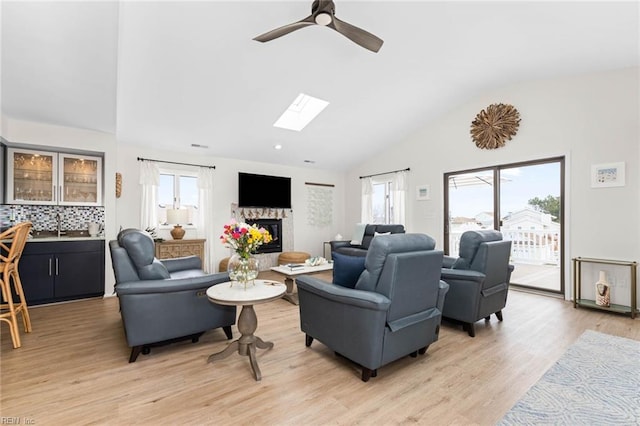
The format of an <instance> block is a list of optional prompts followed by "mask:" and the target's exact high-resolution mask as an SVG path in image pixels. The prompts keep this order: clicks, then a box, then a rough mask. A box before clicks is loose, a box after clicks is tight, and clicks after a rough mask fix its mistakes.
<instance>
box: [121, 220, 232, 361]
mask: <svg viewBox="0 0 640 426" xmlns="http://www.w3.org/2000/svg"><path fill="white" fill-rule="evenodd" d="M109 248H110V251H111V259H112V264H113V270H114V272H115V277H116V286H115V290H116V294H117V295H118V300H119V301H120V315H121V316H122V323H123V326H124V331H125V335H126V338H127V343H128V345H129V347H131V355H130V357H129V362H135V360H136V358H137V357H138V355H139V354H140V352H142V353H144V354H147V353H149V351H150V348H151V347H152V346H156V345H159V344H165V343H170V342H173V341H177V340H182V339H191V340H192V341H193V342H194V343H195V342H197V341H198V339H199V337H200V336H201V335H202V334H203V333H204V332H205V331H207V330H211V329H214V328H219V327H222V329H223V330H224V332H225V334H226V336H227V338H228V339H231V338H232V337H233V336H232V332H231V326H232V325H233V324H235V322H236V307H235V306H222V305H216V304H214V303H211V302H210V301H209V300H208V298H207V295H206V290H207V289H208V288H209V287H211V286H212V285H215V284H219V283H222V282H225V281H229V275H228V274H227V273H226V272H225V273H218V274H207V273H205V272H204V271H203V270H202V263H201V261H200V258H199V257H197V256H188V257H181V258H176V259H166V260H158V259H156V258H155V257H154V252H155V250H154V242H153V239H152V238H151V236H150V235H149V234H148V233H146V232H144V231H140V230H137V229H125V230H123V231H121V232H120V233H119V234H118V239H117V240H112V241H110V242H109Z"/></svg>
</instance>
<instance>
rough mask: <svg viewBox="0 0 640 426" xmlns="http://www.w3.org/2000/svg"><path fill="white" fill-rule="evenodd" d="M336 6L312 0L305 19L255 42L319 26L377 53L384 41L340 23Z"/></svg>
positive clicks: (328, 0)
mask: <svg viewBox="0 0 640 426" xmlns="http://www.w3.org/2000/svg"><path fill="white" fill-rule="evenodd" d="M335 11H336V6H335V4H334V3H333V0H314V2H313V4H312V5H311V15H309V16H307V17H306V18H304V19H302V20H300V21H297V22H293V23H291V24H288V25H285V26H282V27H279V28H276V29H275V30H271V31H268V32H266V33H264V34H261V35H259V36H257V37H255V38H254V40H256V41H260V42H262V43H264V42H267V41H271V40H273V39H276V38H278V37H282V36H283V35H287V34H289V33H291V32H293V31H296V30H299V29H301V28H305V27H308V26H311V25H320V26H323V27H329V28H331V29H332V30H334V31H337V32H338V33H340V34H342V35H343V36H345V37H346V38H348V39H349V40H351V41H353V42H354V43H356V44H358V45H360V46H362V47H364V48H365V49H368V50H371V51H372V52H377V51H378V50H380V48H381V47H382V43H384V41H383V40H382V39H380V38H378V37H376V36H375V35H373V34H371V33H370V32H367V31H365V30H363V29H362V28H358V27H356V26H354V25H351V24H349V23H347V22H344V21H341V20H339V19H338V18H336V15H335Z"/></svg>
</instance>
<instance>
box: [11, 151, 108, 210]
mask: <svg viewBox="0 0 640 426" xmlns="http://www.w3.org/2000/svg"><path fill="white" fill-rule="evenodd" d="M7 174H8V179H7V194H6V198H7V200H6V202H7V203H8V204H53V205H55V204H59V205H68V206H99V205H102V158H100V157H91V156H84V155H77V154H64V153H55V152H47V151H34V150H28V149H19V148H9V149H8V150H7Z"/></svg>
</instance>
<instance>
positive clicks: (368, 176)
mask: <svg viewBox="0 0 640 426" xmlns="http://www.w3.org/2000/svg"><path fill="white" fill-rule="evenodd" d="M409 170H411V169H410V168H409V167H407V168H406V169H402V170H394V171H392V172H384V173H376V174H374V175H367V176H360V179H366V178H370V177H374V176H382V175H388V174H391V173H398V172H408V171H409Z"/></svg>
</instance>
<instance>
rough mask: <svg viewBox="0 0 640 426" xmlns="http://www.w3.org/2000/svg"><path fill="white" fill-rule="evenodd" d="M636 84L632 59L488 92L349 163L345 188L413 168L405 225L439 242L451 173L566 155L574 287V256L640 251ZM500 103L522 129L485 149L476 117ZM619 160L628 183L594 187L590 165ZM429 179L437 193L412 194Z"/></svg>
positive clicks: (628, 256) (635, 256)
mask: <svg viewBox="0 0 640 426" xmlns="http://www.w3.org/2000/svg"><path fill="white" fill-rule="evenodd" d="M639 86H640V85H639V70H638V68H633V69H624V70H617V71H610V72H603V73H597V74H588V75H578V76H572V77H566V78H559V79H553V80H544V81H533V82H525V83H521V84H517V85H512V86H509V87H505V88H501V89H498V90H493V91H490V92H488V93H486V94H485V95H484V96H482V97H479V98H476V99H472V100H470V101H469V102H467V103H466V104H464V105H460V106H459V107H458V108H456V109H454V110H452V111H449V112H446V113H443V115H442V116H441V117H440V118H439V119H438V120H437V121H434V122H430V123H424V127H423V128H422V129H421V130H420V131H418V132H416V133H415V134H413V135H412V136H411V137H409V138H407V139H406V140H401V141H395V143H394V144H393V147H392V148H390V149H388V150H387V151H384V152H381V153H379V154H378V155H376V156H375V157H374V158H372V159H370V160H368V161H366V162H364V163H363V164H361V165H360V166H358V167H357V168H355V169H353V170H351V171H350V172H349V173H348V174H347V177H346V185H347V189H346V196H347V198H348V199H359V193H360V180H359V179H358V176H361V175H366V174H372V173H379V172H385V171H390V170H396V169H402V168H405V167H410V168H411V172H410V173H409V196H408V205H407V223H406V225H407V229H408V231H409V232H424V233H427V234H429V235H431V236H433V237H434V238H436V240H437V241H438V246H439V247H442V246H443V244H442V241H443V220H444V219H443V216H444V213H443V174H444V173H445V172H453V171H458V170H465V169H471V168H476V167H485V166H493V165H498V164H506V163H514V162H519V161H527V160H533V159H541V158H548V157H554V156H560V155H564V156H566V158H567V163H566V166H567V168H566V172H567V176H566V194H565V197H566V201H567V204H566V206H567V211H566V212H565V214H566V222H565V223H566V232H567V235H566V238H567V243H566V246H565V247H566V261H567V263H566V264H565V270H566V271H567V275H566V278H565V284H566V287H567V290H569V289H570V288H571V280H570V279H569V276H568V274H569V271H570V269H571V268H570V265H569V262H570V259H571V258H572V257H576V256H584V257H598V258H605V259H620V260H636V261H637V260H640V242H639V241H640V238H639V237H640V220H639V219H638V218H640V206H639V199H640V175H639V173H638V166H639V165H640V161H639V159H640V152H639V151H640V150H639V140H640V139H639V136H640V131H639V125H640V124H639V117H640V111H639V89H640V87H639ZM493 103H508V104H512V105H514V106H515V107H516V108H517V109H518V111H519V112H520V117H521V122H520V129H519V131H518V134H517V135H516V136H515V137H514V138H513V140H511V141H508V142H507V145H506V146H505V147H503V148H500V149H497V150H481V149H478V148H477V147H476V146H475V144H474V143H473V141H472V140H471V137H470V135H469V129H470V124H471V121H473V119H474V118H475V116H476V114H477V113H478V112H479V111H481V110H482V109H484V108H486V107H487V106H488V105H490V104H493ZM390 142H391V141H390ZM619 161H624V162H625V163H626V186H624V187H618V188H606V189H603V188H598V189H595V188H591V186H590V185H591V184H590V168H591V165H592V164H600V163H608V162H619ZM422 184H429V185H431V190H432V197H431V200H430V201H416V200H415V187H416V186H418V185H422ZM359 219H360V205H359V203H351V204H347V210H346V212H345V223H346V224H347V226H349V224H352V223H356V222H358V221H359ZM567 296H569V295H568V294H567Z"/></svg>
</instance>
